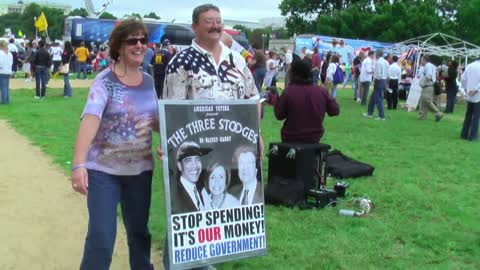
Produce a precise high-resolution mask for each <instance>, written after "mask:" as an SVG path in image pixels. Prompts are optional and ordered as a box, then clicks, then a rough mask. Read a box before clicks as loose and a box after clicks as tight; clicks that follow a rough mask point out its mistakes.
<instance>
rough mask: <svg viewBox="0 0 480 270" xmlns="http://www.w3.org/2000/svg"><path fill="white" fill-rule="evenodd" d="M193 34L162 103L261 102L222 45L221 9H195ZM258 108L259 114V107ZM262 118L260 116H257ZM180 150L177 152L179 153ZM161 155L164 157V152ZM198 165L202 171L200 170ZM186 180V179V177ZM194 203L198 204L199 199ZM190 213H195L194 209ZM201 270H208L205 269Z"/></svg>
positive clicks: (238, 60) (234, 55)
mask: <svg viewBox="0 0 480 270" xmlns="http://www.w3.org/2000/svg"><path fill="white" fill-rule="evenodd" d="M192 30H193V32H194V33H195V39H194V40H193V41H192V45H191V46H190V47H188V48H187V49H185V50H183V51H181V52H180V53H178V54H177V55H176V56H175V57H174V58H173V59H172V60H171V61H170V63H169V64H168V66H167V70H166V75H165V83H164V91H163V99H164V100H168V99H172V100H185V99H192V100H193V99H195V100H237V99H255V100H259V94H258V90H257V88H256V87H255V82H254V80H253V76H252V74H251V73H250V70H249V69H248V67H247V65H246V63H245V60H244V58H243V57H242V56H241V55H240V54H239V53H238V52H235V51H232V50H230V48H228V47H227V46H225V45H224V44H223V43H222V42H221V41H220V39H221V37H222V33H223V32H224V31H223V20H222V18H221V16H220V10H219V8H218V7H216V6H214V5H211V4H205V5H201V6H198V7H196V8H195V9H194V10H193V14H192ZM258 107H259V111H260V109H261V106H260V103H259V106H258ZM259 116H260V114H258V117H259ZM191 146H193V145H191ZM197 146H198V145H197ZM195 147H196V146H195ZM180 148H181V146H180V147H179V149H178V151H180ZM198 148H200V147H198ZM197 150H198V149H197ZM259 153H260V155H262V154H263V141H262V139H261V137H260V138H259ZM159 155H162V151H161V150H160V151H159ZM200 156H201V155H198V156H196V157H200ZM190 157H193V158H194V159H195V160H191V161H188V162H192V163H193V164H191V165H192V167H190V168H191V169H192V170H191V171H190V173H191V174H192V179H193V178H194V177H193V176H194V175H195V174H198V176H197V177H196V178H197V181H198V177H199V175H200V171H201V163H200V162H199V159H198V160H196V157H195V156H192V155H191V156H190ZM199 163H200V169H198V167H199V166H198V164H199ZM187 165H188V164H187V161H186V160H185V159H183V160H179V159H178V158H177V166H178V169H179V170H183V171H182V175H183V174H184V171H188V170H189V169H188V168H187ZM197 169H198V171H197ZM185 173H187V172H185ZM184 178H187V177H186V175H185V177H184ZM184 182H186V181H184ZM187 185H188V184H187ZM173 193H174V192H172V213H174V212H173V211H175V207H174V204H175V199H174V197H173V196H175V195H174V194H173ZM192 193H193V196H189V197H190V199H192V198H193V197H195V191H194V190H193V189H192ZM199 198H200V194H199ZM191 201H192V200H191ZM193 201H194V202H195V201H196V197H195V199H194V200H193ZM199 201H200V199H199ZM190 209H193V207H192V208H190ZM199 210H202V209H201V202H199V204H198V205H197V206H196V207H195V209H194V210H192V211H199ZM195 247H196V248H199V247H200V246H198V245H196V246H195ZM163 254H164V257H163V263H164V267H165V269H169V266H170V257H169V255H168V254H169V253H168V252H167V245H165V249H164V253H163ZM172 256H173V255H172ZM175 258H176V257H175ZM199 269H206V267H204V268H199Z"/></svg>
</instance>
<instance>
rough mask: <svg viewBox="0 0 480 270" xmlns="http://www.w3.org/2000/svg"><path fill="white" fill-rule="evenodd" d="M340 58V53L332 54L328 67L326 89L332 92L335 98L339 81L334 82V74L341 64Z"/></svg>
mask: <svg viewBox="0 0 480 270" xmlns="http://www.w3.org/2000/svg"><path fill="white" fill-rule="evenodd" d="M339 61H340V59H339V58H338V55H332V57H331V58H330V64H328V68H327V78H326V80H325V83H326V87H325V88H326V89H327V90H328V92H330V95H331V96H332V97H333V98H336V97H337V85H338V83H334V82H333V75H334V74H335V71H337V66H338V65H339Z"/></svg>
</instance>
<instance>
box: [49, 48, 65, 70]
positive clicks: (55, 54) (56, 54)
mask: <svg viewBox="0 0 480 270" xmlns="http://www.w3.org/2000/svg"><path fill="white" fill-rule="evenodd" d="M62 53H63V50H62V47H61V46H60V44H59V43H58V42H55V43H53V45H52V47H50V55H51V56H52V61H53V74H55V73H56V72H57V70H58V67H59V66H60V63H62Z"/></svg>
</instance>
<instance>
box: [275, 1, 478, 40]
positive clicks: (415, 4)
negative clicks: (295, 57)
mask: <svg viewBox="0 0 480 270" xmlns="http://www.w3.org/2000/svg"><path fill="white" fill-rule="evenodd" d="M479 8H480V0H283V1H282V2H281V3H280V5H279V9H280V11H281V13H282V15H283V16H286V17H287V21H286V28H287V30H288V32H289V34H290V35H294V34H304V33H311V34H321V35H327V36H340V37H345V38H353V39H368V40H378V41H383V42H400V41H403V40H406V39H410V38H414V37H417V36H421V35H427V34H432V33H436V32H442V33H444V34H447V35H451V36H455V37H457V38H461V39H464V40H466V41H469V42H471V43H474V44H477V45H480V27H479V25H480V16H479V14H480V13H479Z"/></svg>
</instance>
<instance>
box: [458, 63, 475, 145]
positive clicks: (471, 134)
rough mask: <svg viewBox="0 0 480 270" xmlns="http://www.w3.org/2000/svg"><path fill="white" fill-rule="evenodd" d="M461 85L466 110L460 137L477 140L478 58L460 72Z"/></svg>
mask: <svg viewBox="0 0 480 270" xmlns="http://www.w3.org/2000/svg"><path fill="white" fill-rule="evenodd" d="M462 86H463V89H465V93H466V94H467V101H468V103H467V111H466V112H465V120H463V128H462V133H461V134H460V137H461V138H462V139H464V140H470V141H478V124H479V120H480V59H478V60H477V61H475V62H473V63H470V64H468V65H467V67H466V68H465V72H463V74H462Z"/></svg>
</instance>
